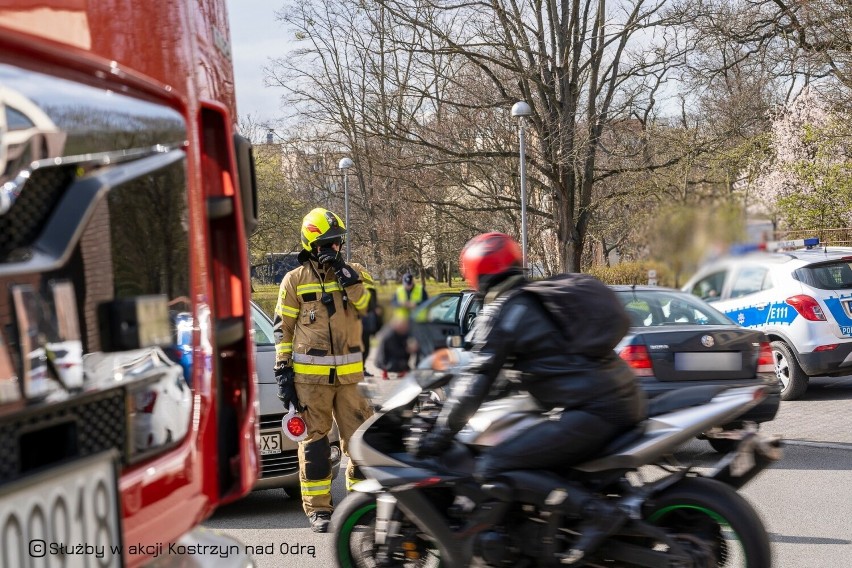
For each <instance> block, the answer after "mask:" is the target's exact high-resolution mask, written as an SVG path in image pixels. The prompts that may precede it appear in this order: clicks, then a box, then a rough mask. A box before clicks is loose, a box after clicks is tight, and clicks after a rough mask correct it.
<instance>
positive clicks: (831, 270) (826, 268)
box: [800, 260, 852, 290]
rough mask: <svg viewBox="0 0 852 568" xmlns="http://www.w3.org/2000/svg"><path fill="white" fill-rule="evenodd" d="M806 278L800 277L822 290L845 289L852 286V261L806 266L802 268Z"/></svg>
mask: <svg viewBox="0 0 852 568" xmlns="http://www.w3.org/2000/svg"><path fill="white" fill-rule="evenodd" d="M801 271H802V272H804V276H805V278H800V279H801V280H804V281H805V282H806V283H808V284H810V285H811V286H813V287H814V288H819V289H820V290H845V289H847V288H852V262H850V261H849V260H841V261H837V262H830V263H825V264H818V265H813V266H806V267H805V268H802V269H801Z"/></svg>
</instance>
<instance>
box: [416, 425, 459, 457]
mask: <svg viewBox="0 0 852 568" xmlns="http://www.w3.org/2000/svg"><path fill="white" fill-rule="evenodd" d="M452 443H453V433H452V432H450V431H449V430H445V429H443V428H439V427H435V428H432V430H431V431H430V432H427V433H426V434H425V435H424V436H423V437H421V438H420V441H419V442H418V443H417V447H416V448H415V450H414V457H416V458H428V457H431V456H439V455H441V454H443V453H444V452H446V451H447V450H448V449H449V448H450V446H451V445H452Z"/></svg>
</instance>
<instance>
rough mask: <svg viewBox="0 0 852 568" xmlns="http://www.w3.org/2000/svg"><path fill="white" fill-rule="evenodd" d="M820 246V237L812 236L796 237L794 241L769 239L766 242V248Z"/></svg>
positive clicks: (780, 248)
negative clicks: (808, 237)
mask: <svg viewBox="0 0 852 568" xmlns="http://www.w3.org/2000/svg"><path fill="white" fill-rule="evenodd" d="M816 246H819V237H811V238H810V239H796V240H793V241H769V242H767V243H766V250H769V251H775V250H784V249H795V248H803V247H804V248H808V249H810V248H813V247H816Z"/></svg>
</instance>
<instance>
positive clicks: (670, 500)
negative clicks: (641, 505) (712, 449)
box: [645, 478, 772, 568]
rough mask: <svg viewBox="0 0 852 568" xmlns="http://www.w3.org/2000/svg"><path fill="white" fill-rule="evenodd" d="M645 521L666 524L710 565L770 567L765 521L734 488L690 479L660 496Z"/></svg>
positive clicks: (671, 533) (704, 480) (732, 567)
mask: <svg viewBox="0 0 852 568" xmlns="http://www.w3.org/2000/svg"><path fill="white" fill-rule="evenodd" d="M645 518H646V520H647V521H649V522H651V523H653V524H655V525H657V526H659V527H663V528H665V529H666V532H668V533H669V534H670V535H672V537H673V538H674V539H675V540H676V541H677V542H678V543H679V544H681V545H683V546H685V547H686V548H687V549H688V550H692V551H693V552H694V554H695V557H696V558H701V559H708V562H707V564H708V565H709V566H716V567H724V568H729V567H730V568H734V567H736V568H769V567H770V566H771V565H772V552H771V550H770V545H769V538H768V535H767V534H766V529H765V528H764V526H763V521H761V520H760V517H759V516H758V514H757V512H756V511H755V510H754V508H752V506H751V505H750V504H749V503H748V502H747V501H746V500H745V499H743V498H742V497H741V496H740V495H739V494H738V493H737V492H736V491H735V490H734V489H732V488H731V487H729V486H727V485H725V484H723V483H720V482H718V481H715V480H712V479H706V478H688V479H685V480H683V481H681V482H679V483H677V484H676V485H674V486H673V487H671V488H670V489H667V490H666V491H664V492H663V493H661V494H660V495H659V496H657V498H656V499H654V504H653V506H652V508H651V510H650V511H649V512H648V514H647V515H646V517H645Z"/></svg>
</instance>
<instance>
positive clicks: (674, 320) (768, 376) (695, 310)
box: [612, 286, 780, 450]
mask: <svg viewBox="0 0 852 568" xmlns="http://www.w3.org/2000/svg"><path fill="white" fill-rule="evenodd" d="M612 289H613V290H614V291H615V294H616V296H618V299H619V300H621V303H622V305H624V308H625V310H626V311H627V314H628V315H629V316H630V319H631V327H630V330H629V331H628V333H627V335H626V336H625V337H624V339H623V340H622V341H621V343H619V345H618V346H617V347H616V352H617V353H618V354H619V355H620V356H621V358H622V359H624V360H625V361H627V363H628V364H629V365H630V366H631V367H632V368H633V371H634V372H635V373H636V377H637V379H638V380H639V382H640V383H641V385H642V388H643V390H644V391H645V392H646V393H648V396H649V397H650V398H653V397H655V396H657V395H660V394H663V393H666V392H669V391H672V390H675V389H679V388H683V387H687V386H697V385H715V386H729V387H739V386H753V385H756V384H763V385H767V386H769V391H770V394H769V396H767V398H766V399H765V400H764V402H763V403H761V404H760V405H759V406H757V407H756V408H754V409H753V410H751V411H750V412H749V413H748V414H747V415H745V416H743V420H748V421H752V422H757V423H761V422H767V421H769V420H772V419H773V418H775V414H776V413H777V412H778V406H779V404H780V387H779V384H778V378H777V376H776V375H775V365H774V362H773V358H772V348H771V347H770V344H769V339H768V338H767V337H766V336H765V335H764V334H763V333H762V332H759V331H755V330H752V329H746V328H744V327H740V326H739V325H737V324H736V323H734V322H733V321H732V320H730V319H729V318H728V317H727V316H726V315H724V314H723V313H721V312H719V311H717V310H716V309H714V308H713V307H711V306H710V305H709V304H707V303H706V302H704V301H703V300H700V299H698V298H696V297H695V296H692V295H691V294H687V293H685V292H681V291H679V290H671V289H668V288H659V287H656V286H612ZM730 426H736V425H730ZM710 443H711V444H712V445H713V447H715V448H716V449H720V450H722V449H725V447H727V446H728V445H730V444H729V443H728V440H726V439H724V438H721V439H710Z"/></svg>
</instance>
